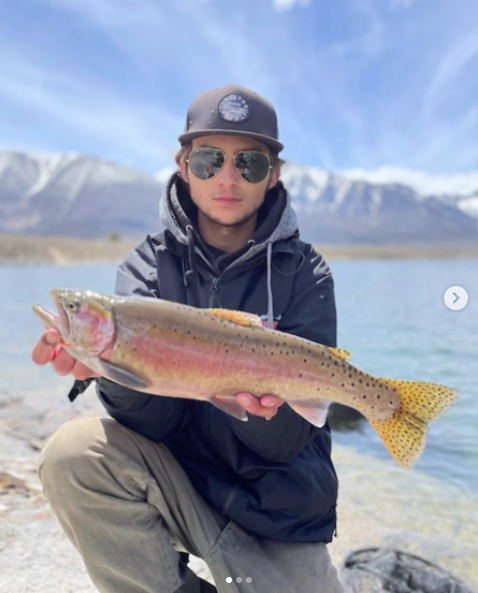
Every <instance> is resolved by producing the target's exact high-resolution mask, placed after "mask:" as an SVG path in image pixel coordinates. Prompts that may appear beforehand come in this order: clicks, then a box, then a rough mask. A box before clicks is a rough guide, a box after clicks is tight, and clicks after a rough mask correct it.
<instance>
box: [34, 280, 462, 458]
mask: <svg viewBox="0 0 478 593" xmlns="http://www.w3.org/2000/svg"><path fill="white" fill-rule="evenodd" d="M50 296H51V298H52V299H53V302H54V303H55V305H56V309H57V312H54V311H51V310H49V309H48V308H46V307H42V306H40V305H35V306H34V307H33V311H34V312H35V313H36V314H37V315H38V317H39V318H40V320H41V321H42V322H43V324H44V325H45V327H47V328H54V329H56V330H57V331H58V332H59V334H60V336H61V338H60V343H61V344H62V346H63V347H64V348H65V350H67V352H69V353H70V354H71V355H72V356H73V357H74V358H76V359H77V360H79V361H80V362H82V363H83V364H85V365H86V366H88V367H89V368H91V369H92V370H94V371H96V372H97V373H98V374H100V375H101V376H103V377H106V378H107V379H110V380H112V381H114V382H116V383H119V384H120V385H124V386H125V387H128V388H131V389H135V390H137V391H140V392H144V393H149V394H152V395H157V396H167V397H181V398H187V399H193V400H201V401H204V402H209V403H211V404H213V405H215V406H217V407H218V408H220V409H221V410H222V411H224V412H226V413H228V414H230V415H232V416H233V417H235V418H237V419H239V420H242V421H247V420H248V416H247V412H246V411H245V410H244V408H242V407H241V406H240V405H239V404H238V402H237V401H236V399H235V397H234V395H235V394H236V393H239V392H248V393H252V394H255V395H262V394H266V393H267V394H274V395H276V396H278V397H280V398H282V399H283V400H284V401H285V402H286V403H287V404H288V405H289V406H290V407H291V408H292V409H293V410H294V411H295V412H296V413H297V414H299V415H300V416H302V417H303V418H305V419H306V420H307V421H308V422H310V423H311V424H312V425H314V426H317V427H322V426H324V424H325V423H326V420H327V414H328V409H329V406H330V404H331V402H336V403H339V404H343V405H346V406H349V407H351V408H354V409H356V410H358V411H359V412H360V413H361V414H362V415H363V416H364V417H365V418H366V419H367V420H368V421H369V422H370V424H371V425H372V427H373V428H374V429H375V431H376V432H377V433H378V435H379V437H380V438H381V440H382V441H383V443H384V445H385V447H386V448H387V449H388V451H389V452H390V454H391V455H392V457H393V458H394V459H395V460H396V462H397V463H398V464H399V465H400V466H401V467H403V468H406V469H409V468H411V467H412V466H413V465H414V463H416V461H417V460H418V459H419V457H420V456H421V454H422V452H423V449H424V447H425V442H426V435H427V430H428V425H429V423H431V422H432V421H434V420H435V419H436V418H437V417H438V416H439V415H440V414H441V413H443V412H444V411H445V410H446V409H448V407H449V406H450V405H451V404H452V403H453V402H454V401H455V400H456V398H457V397H458V394H457V393H456V391H455V390H453V389H452V388H449V387H446V386H443V385H437V384H434V383H427V382H423V381H402V380H398V379H387V378H382V377H375V376H373V375H370V374H368V373H366V372H364V371H362V370H360V369H358V368H356V367H355V366H353V365H352V364H351V363H350V362H349V360H350V358H351V355H350V353H349V352H348V351H346V350H343V349H341V348H332V347H329V346H325V345H323V344H318V343H316V342H313V341H311V340H307V339H305V338H302V337H298V336H295V335H292V334H287V333H284V332H280V331H277V330H274V329H269V328H265V327H263V325H262V321H261V319H260V317H259V316H257V315H254V314H252V313H247V312H244V311H233V310H229V309H202V308H197V307H191V306H189V305H184V304H180V303H175V302H171V301H167V300H163V299H158V298H154V297H140V296H118V295H111V294H104V293H98V292H92V291H89V290H75V289H67V288H56V289H53V290H52V291H51V292H50Z"/></svg>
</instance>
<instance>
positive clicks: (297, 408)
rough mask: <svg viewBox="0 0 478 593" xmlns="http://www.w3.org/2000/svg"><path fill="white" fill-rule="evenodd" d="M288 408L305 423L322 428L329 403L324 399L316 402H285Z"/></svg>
mask: <svg viewBox="0 0 478 593" xmlns="http://www.w3.org/2000/svg"><path fill="white" fill-rule="evenodd" d="M287 403H288V404H289V406H290V407H291V408H292V409H293V410H294V412H296V413H297V414H299V416H302V418H305V420H307V422H310V423H311V424H313V425H314V426H317V427H318V428H322V426H324V424H325V423H326V421H327V414H328V412H329V407H330V403H331V402H329V401H328V400H326V399H316V400H296V401H289V402H287Z"/></svg>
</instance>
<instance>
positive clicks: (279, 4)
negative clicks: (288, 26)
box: [274, 0, 310, 10]
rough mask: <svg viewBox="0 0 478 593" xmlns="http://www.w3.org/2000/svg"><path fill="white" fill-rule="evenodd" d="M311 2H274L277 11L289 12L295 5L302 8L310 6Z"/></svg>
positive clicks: (298, 0)
mask: <svg viewBox="0 0 478 593" xmlns="http://www.w3.org/2000/svg"><path fill="white" fill-rule="evenodd" d="M309 3H310V0H274V7H275V8H276V9H277V10H289V9H290V8H292V7H293V6H294V4H300V5H301V6H308V5H309Z"/></svg>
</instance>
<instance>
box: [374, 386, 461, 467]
mask: <svg viewBox="0 0 478 593" xmlns="http://www.w3.org/2000/svg"><path fill="white" fill-rule="evenodd" d="M380 381H382V382H384V383H387V384H388V385H390V386H392V387H394V388H395V389H397V391H398V393H399V395H400V402H401V403H400V407H399V408H398V409H397V410H396V411H395V412H394V414H393V416H392V417H391V418H388V419H386V420H370V421H369V422H370V424H371V425H372V426H373V428H374V429H375V430H376V432H377V433H378V435H379V436H380V438H381V439H382V441H383V444H384V445H385V447H386V448H387V449H388V451H389V452H390V454H391V455H392V457H393V458H394V459H395V461H396V462H397V463H398V464H399V465H400V466H401V467H403V468H405V469H410V468H411V467H412V465H413V464H414V463H415V462H416V461H418V459H419V458H420V455H421V454H422V452H423V449H424V447H425V441H426V436H427V431H428V424H429V423H430V422H433V421H434V420H435V419H436V418H438V416H439V415H440V414H441V413H442V412H444V411H445V410H446V409H447V408H449V407H450V405H451V404H452V403H453V402H454V401H455V399H456V398H457V397H458V395H457V393H456V392H455V391H454V390H453V389H450V388H448V387H444V386H443V385H436V384H434V383H424V382H421V381H398V380H395V379H380Z"/></svg>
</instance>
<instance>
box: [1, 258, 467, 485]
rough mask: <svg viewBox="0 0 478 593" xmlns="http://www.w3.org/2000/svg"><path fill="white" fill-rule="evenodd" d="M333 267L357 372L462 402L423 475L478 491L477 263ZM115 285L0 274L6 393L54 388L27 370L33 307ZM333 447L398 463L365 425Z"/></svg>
mask: <svg viewBox="0 0 478 593" xmlns="http://www.w3.org/2000/svg"><path fill="white" fill-rule="evenodd" d="M331 267H332V269H333V272H334V277H335V283H336V295H337V308H338V315H339V345H340V346H341V347H343V348H346V349H347V350H349V351H350V352H351V353H352V356H353V359H352V362H353V363H354V364H355V365H356V366H358V367H360V368H362V369H363V370H364V371H367V372H369V373H372V374H375V375H378V376H384V377H390V378H400V379H416V380H424V381H431V382H436V383H443V384H445V385H448V386H450V387H453V388H455V389H456V390H457V391H458V392H459V394H460V399H459V400H458V401H457V402H456V403H455V404H454V405H453V406H452V408H451V409H450V410H449V411H447V412H446V413H445V414H444V415H443V416H442V417H441V418H440V419H439V420H438V421H437V422H436V423H435V424H433V425H432V426H431V428H430V432H429V437H428V442H427V447H426V449H425V452H424V454H423V456H422V458H421V460H420V461H419V462H418V464H417V466H416V467H417V468H419V469H420V470H421V471H422V472H425V473H428V474H430V475H432V476H434V477H436V478H439V479H440V480H443V481H444V482H447V483H448V484H454V485H456V486H458V487H459V488H460V489H461V490H463V491H468V490H473V491H478V372H477V371H478V362H477V359H478V261H477V260H450V261H445V260H443V261H442V260H439V261H435V260H413V261H410V260H406V261H405V260H397V261H347V262H331ZM114 278H115V266H111V265H81V266H71V267H57V266H21V267H1V268H0V288H1V290H0V390H3V391H7V392H10V393H20V394H24V393H25V392H28V393H30V394H32V395H34V394H35V393H36V392H38V393H41V392H42V391H44V390H45V388H46V384H47V383H48V384H49V385H50V384H51V382H52V381H54V380H56V377H54V376H53V374H52V373H50V370H49V369H45V368H40V367H37V366H36V365H34V364H33V363H31V362H30V353H31V349H32V346H33V345H34V343H35V341H36V339H37V338H38V336H39V335H40V334H41V331H42V327H41V324H40V322H39V320H38V319H37V317H36V316H35V315H34V314H33V313H32V312H31V306H32V305H33V304H35V303H39V304H43V305H46V306H50V305H51V302H50V299H49V297H48V292H49V290H50V289H51V288H53V287H61V286H64V287H70V288H88V289H93V290H99V291H104V292H112V289H113V286H114ZM454 285H459V286H463V287H464V288H465V289H466V290H467V292H468V294H469V302H468V305H467V306H466V307H465V308H464V309H462V310H461V311H451V310H449V309H448V308H447V307H446V306H445V304H444V302H443V295H444V293H445V291H446V289H447V288H449V287H450V286H454ZM58 379H59V378H58ZM334 439H335V442H337V443H340V444H344V445H348V446H353V447H354V448H356V449H357V450H361V451H364V452H366V453H367V454H372V455H374V456H377V457H380V458H383V459H384V460H386V463H389V462H391V461H390V456H389V454H388V452H387V451H386V450H385V449H384V447H383V445H382V444H381V442H380V440H379V438H378V436H377V435H375V433H374V431H373V430H372V429H371V427H370V426H369V425H368V424H367V423H366V422H364V423H362V424H361V425H360V426H359V427H358V428H357V429H356V430H355V431H354V432H346V433H343V432H337V433H335V435H334Z"/></svg>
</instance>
